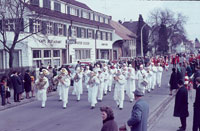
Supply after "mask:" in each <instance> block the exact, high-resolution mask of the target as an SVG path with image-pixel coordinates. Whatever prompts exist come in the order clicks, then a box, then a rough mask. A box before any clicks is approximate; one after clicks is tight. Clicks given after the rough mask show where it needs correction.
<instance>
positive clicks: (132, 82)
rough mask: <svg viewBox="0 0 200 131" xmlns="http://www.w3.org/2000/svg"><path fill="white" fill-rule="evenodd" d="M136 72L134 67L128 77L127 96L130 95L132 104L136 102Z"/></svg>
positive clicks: (130, 68) (129, 71) (129, 70)
mask: <svg viewBox="0 0 200 131" xmlns="http://www.w3.org/2000/svg"><path fill="white" fill-rule="evenodd" d="M135 79H136V75H135V70H134V68H132V67H129V68H128V75H127V91H126V94H127V95H128V97H129V99H130V102H133V100H134V94H133V92H134V91H135Z"/></svg>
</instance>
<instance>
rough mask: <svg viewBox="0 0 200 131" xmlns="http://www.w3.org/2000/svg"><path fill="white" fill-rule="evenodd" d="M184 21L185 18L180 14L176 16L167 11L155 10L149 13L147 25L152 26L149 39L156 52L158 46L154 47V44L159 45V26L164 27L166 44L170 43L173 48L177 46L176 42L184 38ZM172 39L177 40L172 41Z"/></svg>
mask: <svg viewBox="0 0 200 131" xmlns="http://www.w3.org/2000/svg"><path fill="white" fill-rule="evenodd" d="M186 20H187V18H186V17H185V16H183V15H182V14H181V13H178V14H176V13H174V12H172V11H171V10H169V9H155V10H153V11H152V12H150V15H149V22H148V23H149V24H150V25H151V26H152V30H151V34H150V35H149V37H150V39H151V40H152V43H154V46H155V48H156V50H157V48H158V46H159V45H156V43H159V42H158V35H159V30H160V28H161V25H164V26H166V28H167V32H166V33H167V39H168V42H169V43H171V45H172V46H174V45H176V44H177V41H178V40H179V41H180V40H181V41H183V40H184V39H185V38H186V37H185V36H186V33H185V28H184V24H186ZM177 36H178V37H177ZM174 39H177V40H175V41H174ZM169 43H168V44H169Z"/></svg>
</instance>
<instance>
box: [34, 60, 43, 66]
mask: <svg viewBox="0 0 200 131" xmlns="http://www.w3.org/2000/svg"><path fill="white" fill-rule="evenodd" d="M41 63H42V60H33V66H35V67H37V68H40V66H41Z"/></svg>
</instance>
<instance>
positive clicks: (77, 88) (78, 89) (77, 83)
mask: <svg viewBox="0 0 200 131" xmlns="http://www.w3.org/2000/svg"><path fill="white" fill-rule="evenodd" d="M82 77H83V75H82V73H81V72H79V73H76V75H75V76H74V92H75V94H76V96H77V101H80V97H81V93H82V90H83V89H82Z"/></svg>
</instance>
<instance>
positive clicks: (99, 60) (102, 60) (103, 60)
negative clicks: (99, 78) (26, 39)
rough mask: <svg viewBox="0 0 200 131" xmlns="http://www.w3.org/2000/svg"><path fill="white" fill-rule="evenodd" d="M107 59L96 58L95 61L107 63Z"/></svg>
mask: <svg viewBox="0 0 200 131" xmlns="http://www.w3.org/2000/svg"><path fill="white" fill-rule="evenodd" d="M108 62H109V60H107V59H96V63H106V64H108Z"/></svg>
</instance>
